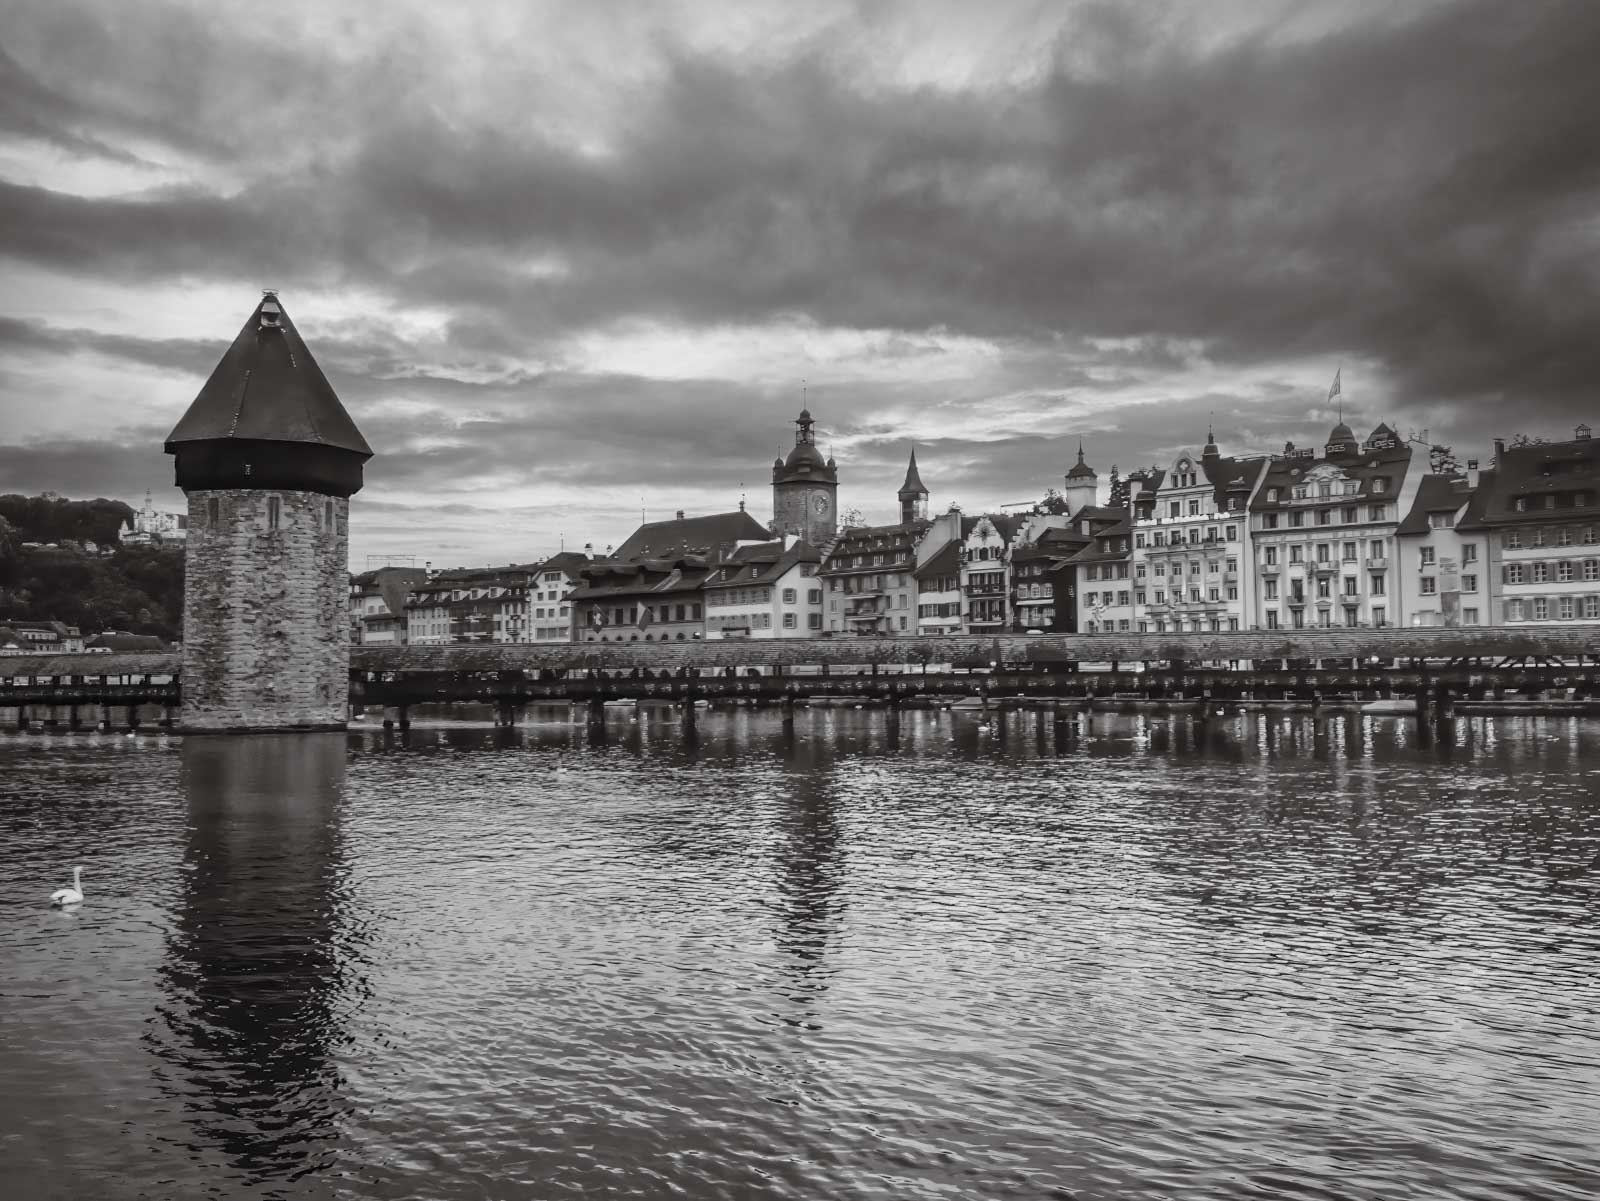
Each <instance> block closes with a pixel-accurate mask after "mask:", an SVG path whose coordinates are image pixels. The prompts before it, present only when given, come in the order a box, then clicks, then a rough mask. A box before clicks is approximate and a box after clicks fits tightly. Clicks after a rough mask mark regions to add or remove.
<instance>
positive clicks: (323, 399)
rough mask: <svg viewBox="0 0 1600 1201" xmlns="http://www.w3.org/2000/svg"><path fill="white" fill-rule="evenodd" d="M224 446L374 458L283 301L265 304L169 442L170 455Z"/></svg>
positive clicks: (268, 299)
mask: <svg viewBox="0 0 1600 1201" xmlns="http://www.w3.org/2000/svg"><path fill="white" fill-rule="evenodd" d="M221 439H245V440H256V441H262V442H301V443H308V444H310V445H313V446H325V447H329V448H332V449H336V450H346V451H351V452H353V453H355V454H358V455H360V456H361V457H362V458H364V459H365V458H369V457H371V455H372V448H371V447H370V446H368V445H367V440H366V439H365V438H363V437H362V436H361V431H360V430H358V429H357V428H356V423H355V422H354V421H352V420H350V414H348V413H346V412H345V411H344V406H343V405H342V404H340V403H339V398H338V396H337V395H335V394H334V391H333V386H332V385H331V384H329V383H328V378H327V376H325V375H323V374H322V368H320V367H318V366H317V361H316V359H314V358H312V357H311V352H310V351H309V350H307V349H306V344H305V343H304V342H303V341H301V339H300V334H299V332H298V331H297V330H296V329H295V327H294V322H292V321H290V320H289V314H288V313H287V312H285V311H284V308H283V305H282V303H281V302H280V301H279V300H278V297H277V295H276V294H275V293H272V292H268V293H267V294H266V295H264V296H263V297H262V298H261V303H260V304H258V305H257V306H256V309H255V312H253V313H251V314H250V319H249V320H248V321H246V322H245V323H244V328H243V329H241V330H240V331H239V336H238V337H236V338H235V339H234V340H233V345H231V346H229V347H228V349H227V352H226V353H224V354H223V356H222V359H221V361H219V362H218V363H217V365H216V368H215V369H214V370H213V371H212V372H211V378H210V379H208V380H206V382H205V385H204V386H203V387H202V388H201V389H200V394H199V395H198V396H196V397H195V398H194V402H193V403H192V404H190V406H189V409H188V411H187V412H185V413H184V415H183V417H182V419H181V420H180V421H179V422H178V424H177V425H176V426H174V427H173V430H172V432H171V433H170V434H168V435H167V443H166V451H167V453H168V454H173V453H176V450H177V447H178V445H179V444H183V443H191V442H215V441H218V440H221Z"/></svg>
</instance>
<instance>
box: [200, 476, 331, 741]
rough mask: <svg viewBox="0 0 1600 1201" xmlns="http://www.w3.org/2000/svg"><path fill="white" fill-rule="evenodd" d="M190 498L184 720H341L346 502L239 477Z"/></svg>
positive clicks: (214, 726)
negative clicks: (250, 484)
mask: <svg viewBox="0 0 1600 1201" xmlns="http://www.w3.org/2000/svg"><path fill="white" fill-rule="evenodd" d="M188 498H189V536H188V544H187V547H186V549H185V555H184V612H183V709H182V716H181V725H182V728H183V729H184V730H185V731H186V732H194V733H198V732H203V731H224V730H245V729H249V730H273V729H279V730H291V729H299V730H304V729H328V728H335V729H342V728H343V727H344V724H345V721H346V717H347V713H348V698H349V655H350V649H349V647H350V625H349V620H350V619H349V598H348V568H349V511H350V502H349V501H348V500H347V499H345V498H343V497H334V496H325V495H322V494H320V493H316V492H304V491H293V490H278V489H245V488H228V489H215V490H195V491H191V492H189V493H188ZM274 502H276V503H274Z"/></svg>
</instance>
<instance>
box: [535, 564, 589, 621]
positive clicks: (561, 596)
mask: <svg viewBox="0 0 1600 1201" xmlns="http://www.w3.org/2000/svg"><path fill="white" fill-rule="evenodd" d="M590 562H591V559H590V556H588V555H586V554H583V553H581V552H579V551H572V550H564V551H561V552H559V553H558V554H554V555H551V556H550V557H549V558H548V559H545V560H544V561H542V562H541V563H539V565H538V567H537V569H536V573H535V574H534V575H533V576H532V578H531V580H530V582H529V584H528V587H529V590H530V591H531V592H532V595H531V596H529V597H528V626H529V629H530V630H531V634H530V638H531V640H532V641H534V642H570V641H571V640H572V636H573V627H572V603H571V601H570V599H569V598H570V596H571V594H572V592H573V590H574V589H576V588H577V587H578V584H579V583H580V582H581V581H582V579H583V569H584V568H585V567H587V566H589V563H590Z"/></svg>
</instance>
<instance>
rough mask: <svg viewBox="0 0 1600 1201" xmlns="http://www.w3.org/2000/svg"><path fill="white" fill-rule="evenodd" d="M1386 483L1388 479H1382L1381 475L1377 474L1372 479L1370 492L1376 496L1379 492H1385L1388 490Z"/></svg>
mask: <svg viewBox="0 0 1600 1201" xmlns="http://www.w3.org/2000/svg"><path fill="white" fill-rule="evenodd" d="M1388 484H1389V481H1388V480H1386V479H1384V478H1383V477H1382V476H1379V477H1377V478H1376V479H1374V480H1373V481H1372V493H1373V495H1374V496H1376V495H1378V494H1379V493H1382V492H1387V491H1388V490H1389V489H1388Z"/></svg>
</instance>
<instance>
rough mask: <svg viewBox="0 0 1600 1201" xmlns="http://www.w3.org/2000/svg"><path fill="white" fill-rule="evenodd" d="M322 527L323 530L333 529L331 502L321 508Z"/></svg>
mask: <svg viewBox="0 0 1600 1201" xmlns="http://www.w3.org/2000/svg"><path fill="white" fill-rule="evenodd" d="M322 525H323V528H324V529H329V530H331V529H333V502H332V501H331V500H330V501H328V502H327V503H326V504H324V505H323V507H322Z"/></svg>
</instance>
